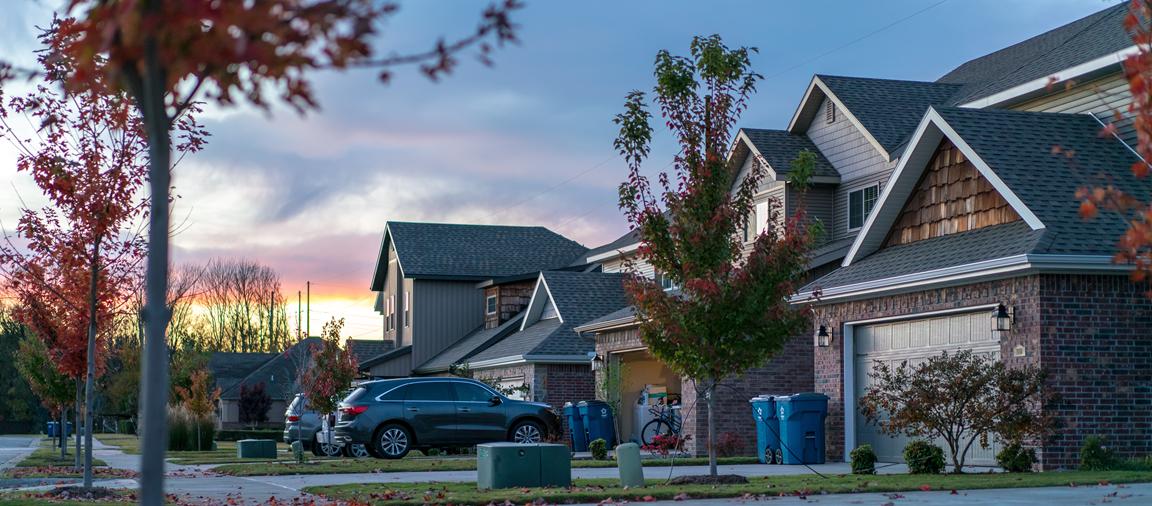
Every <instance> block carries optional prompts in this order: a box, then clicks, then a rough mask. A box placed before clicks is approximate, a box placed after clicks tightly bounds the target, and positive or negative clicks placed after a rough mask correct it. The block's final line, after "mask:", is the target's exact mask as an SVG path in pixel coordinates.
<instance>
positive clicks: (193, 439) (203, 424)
mask: <svg viewBox="0 0 1152 506" xmlns="http://www.w3.org/2000/svg"><path fill="white" fill-rule="evenodd" d="M215 435H216V425H215V423H214V422H213V420H212V418H211V417H197V416H194V415H192V414H191V413H189V412H188V410H187V409H184V407H183V406H169V407H168V451H173V452H183V451H211V450H212V442H213V441H214V436H215Z"/></svg>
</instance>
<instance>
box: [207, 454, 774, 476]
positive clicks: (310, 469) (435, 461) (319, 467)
mask: <svg viewBox="0 0 1152 506" xmlns="http://www.w3.org/2000/svg"><path fill="white" fill-rule="evenodd" d="M643 463H644V466H645V467H667V466H668V461H667V460H660V459H646V460H644V461H643ZM719 463H720V464H754V463H756V458H755V457H732V458H724V459H719ZM707 464H708V459H707V458H687V459H676V465H677V466H698V465H707ZM572 467H574V468H580V467H616V461H614V460H573V461H572ZM474 469H476V459H475V458H469V457H457V458H437V457H420V456H415V455H414V456H409V457H408V458H404V459H400V460H378V459H371V458H369V459H339V460H327V461H317V462H312V463H308V464H295V463H286V464H283V465H278V466H253V465H246V464H232V465H223V466H219V467H216V468H214V469H213V470H214V471H216V472H218V473H223V474H230V475H233V476H278V475H286V474H348V473H398V472H421V471H471V470H474Z"/></svg>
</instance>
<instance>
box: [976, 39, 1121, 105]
mask: <svg viewBox="0 0 1152 506" xmlns="http://www.w3.org/2000/svg"><path fill="white" fill-rule="evenodd" d="M1138 52H1139V50H1138V48H1137V47H1136V46H1132V47H1129V48H1127V49H1121V50H1120V51H1117V52H1115V53H1112V54H1107V55H1104V56H1101V57H1100V58H1096V59H1095V60H1091V61H1087V62H1084V63H1081V64H1079V65H1075V66H1072V67H1068V68H1066V69H1064V70H1061V71H1060V72H1057V73H1055V74H1052V75H1050V76H1044V77H1041V78H1039V79H1033V80H1031V81H1028V82H1026V83H1024V84H1020V85H1017V86H1014V87H1012V88H1008V89H1007V90H1004V91H1001V92H999V93H995V94H992V95H989V96H987V97H984V98H980V99H976V100H973V101H971V102H968V103H965V104H961V105H959V106H958V107H968V108H973V109H983V108H986V107H996V106H1003V105H1004V104H1006V103H1010V102H1017V101H1020V100H1024V99H1027V98H1030V95H1031V94H1033V93H1037V92H1040V91H1041V90H1045V89H1048V88H1049V87H1051V86H1052V85H1054V84H1057V83H1062V82H1066V81H1068V80H1070V79H1074V78H1078V77H1084V76H1085V75H1089V74H1094V73H1100V72H1101V71H1103V70H1105V69H1107V68H1108V67H1111V66H1113V65H1119V64H1122V63H1124V60H1125V59H1126V58H1128V57H1129V56H1131V55H1134V54H1136V53H1138Z"/></svg>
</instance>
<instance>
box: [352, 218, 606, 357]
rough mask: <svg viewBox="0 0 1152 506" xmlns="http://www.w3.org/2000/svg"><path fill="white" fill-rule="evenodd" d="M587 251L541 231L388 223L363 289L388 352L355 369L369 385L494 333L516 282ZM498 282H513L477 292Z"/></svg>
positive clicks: (560, 265) (512, 303)
mask: <svg viewBox="0 0 1152 506" xmlns="http://www.w3.org/2000/svg"><path fill="white" fill-rule="evenodd" d="M587 251H588V249H587V248H585V247H583V246H581V245H580V244H578V243H576V242H574V241H571V240H569V239H566V238H564V237H563V236H561V235H559V234H557V233H555V232H552V231H551V230H548V229H546V228H543V227H517V226H497V225H457V224H446V223H408V222H388V223H387V224H386V225H385V230H384V236H383V240H382V243H381V247H380V255H379V259H378V261H377V265H376V270H375V273H374V274H373V277H372V285H371V289H372V290H373V291H375V292H377V299H376V310H377V312H379V313H380V314H381V315H382V316H383V318H384V335H383V337H384V340H387V341H392V342H393V343H394V348H393V349H391V350H390V351H388V352H386V353H384V354H382V355H379V356H376V357H374V358H371V359H369V360H365V361H364V362H362V363H361V369H362V370H363V371H364V372H365V373H366V374H367V375H369V376H371V377H377V378H384V377H403V376H409V375H412V374H413V373H414V372H415V369H417V368H418V367H421V366H422V365H423V364H426V363H428V362H429V361H430V360H432V359H433V358H435V357H436V356H438V355H440V354H441V353H442V352H444V351H445V350H446V349H448V348H449V347H451V346H452V345H454V344H456V343H457V342H458V341H460V340H461V339H463V338H465V337H466V336H469V335H471V334H473V333H474V332H475V331H476V330H477V329H481V328H485V327H487V326H489V325H496V326H499V323H493V322H497V321H498V320H499V318H500V317H501V316H500V315H501V314H503V315H505V317H506V318H508V317H511V315H512V314H513V313H514V312H515V311H512V307H513V306H515V305H516V304H517V303H516V302H515V300H514V299H515V298H522V296H523V295H522V293H519V294H517V292H516V286H518V285H517V282H516V280H517V278H518V277H523V276H528V277H527V278H524V279H521V280H520V281H524V280H528V282H531V279H534V276H535V275H536V274H537V273H539V272H540V271H543V270H548V269H555V268H564V267H567V266H569V265H571V264H572V263H573V262H574V261H576V260H578V259H579V258H581V257H582V256H583V255H584V254H585V253H586V252H587ZM504 279H512V280H513V281H508V282H502V283H500V287H498V288H497V290H496V292H497V293H492V290H488V289H486V288H483V287H479V286H478V284H483V283H485V282H489V281H492V280H504ZM520 285H523V283H520ZM500 290H503V292H500ZM520 290H521V292H522V291H523V287H521V288H520ZM486 292H489V293H487V294H486ZM490 303H491V304H493V306H491V309H492V310H493V311H492V312H489V311H488V309H489V307H490V306H489V304H490ZM501 306H505V307H504V308H503V309H502V308H501ZM493 315H495V316H493Z"/></svg>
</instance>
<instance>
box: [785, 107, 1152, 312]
mask: <svg viewBox="0 0 1152 506" xmlns="http://www.w3.org/2000/svg"><path fill="white" fill-rule="evenodd" d="M1101 128H1102V126H1101V125H1100V123H1099V122H1097V121H1096V119H1095V118H1093V117H1092V116H1089V115H1085V114H1059V113H1039V112H1019V111H1010V110H998V109H970V108H940V109H930V110H929V111H928V113H926V114H925V115H924V118H923V120H922V121H921V123H920V126H919V127H917V130H916V134H915V135H914V136H913V138H912V139H911V141H910V143H909V146H908V149H907V151H906V153H905V156H904V157H903V158H902V159H901V161H900V164H899V166H897V168H896V171H895V172H894V173H893V175H892V177H891V179H890V180H889V184H888V185H886V186H885V188H884V192H883V194H882V195H881V196H880V200H879V201H878V202H877V204H876V210H874V211H873V212H872V213H871V214H870V215H869V217H868V219H867V221H866V222H865V224H864V229H863V230H862V231H861V232H860V235H859V236H857V238H856V241H855V242H854V243H853V245H852V249H851V251H850V252H849V254H848V256H847V257H846V258H845V259H844V263H843V267H841V269H838V270H836V271H834V272H832V273H831V274H828V275H827V276H824V277H823V278H820V279H818V280H816V281H815V282H813V283H812V284H810V285H809V286H808V287H805V288H804V289H802V290H801V293H805V292H806V291H811V289H813V288H815V287H820V288H821V289H823V290H825V292H826V293H830V292H828V289H829V288H833V287H843V286H848V285H852V284H860V283H865V282H871V281H875V280H878V279H881V278H891V279H896V278H898V277H899V276H900V275H901V274H902V273H909V274H910V273H912V272H929V271H933V270H941V272H943V271H942V269H945V268H951V267H955V266H958V265H976V264H979V263H981V262H991V261H993V260H997V259H1003V258H1007V257H1011V256H1016V257H1019V258H1018V260H1019V262H1025V263H1028V264H1029V265H1033V266H1035V265H1038V262H1040V261H1042V260H1045V259H1049V260H1050V259H1053V258H1063V259H1065V260H1069V261H1072V260H1075V263H1077V264H1079V265H1080V268H1084V269H1092V268H1095V269H1106V270H1113V269H1115V268H1117V267H1116V266H1114V265H1112V264H1111V263H1110V258H1111V256H1112V255H1113V254H1114V253H1115V251H1116V246H1115V245H1116V243H1117V241H1118V239H1119V238H1120V236H1121V235H1122V234H1123V232H1124V230H1125V229H1126V224H1125V222H1124V219H1123V218H1122V217H1121V216H1117V215H1115V214H1114V213H1102V214H1101V215H1100V216H1099V217H1097V218H1095V219H1092V220H1085V219H1084V218H1082V217H1081V216H1080V215H1079V212H1078V210H1079V201H1078V200H1077V199H1076V191H1077V189H1079V188H1081V187H1091V186H1097V185H1103V184H1113V185H1115V186H1117V187H1119V188H1121V189H1123V190H1125V191H1129V192H1134V193H1136V194H1148V193H1149V192H1150V191H1152V181H1148V180H1146V179H1138V178H1136V177H1135V176H1133V175H1132V173H1131V170H1130V169H1131V165H1132V163H1133V162H1135V161H1137V158H1136V156H1135V154H1134V153H1132V152H1131V151H1130V150H1129V149H1128V148H1127V147H1126V146H1125V145H1124V144H1123V143H1121V142H1120V141H1118V140H1116V139H1115V138H1114V137H1111V136H1105V137H1101V136H1100V130H1101ZM944 138H947V139H948V140H950V141H951V142H952V143H953V144H954V145H955V146H956V147H957V148H958V149H959V150H960V151H961V152H962V153H963V154H964V156H965V157H966V158H968V159H969V160H970V161H971V162H972V164H973V166H975V167H976V169H977V170H978V171H979V172H980V174H981V176H983V177H984V178H985V179H988V180H989V182H990V183H992V185H993V187H995V188H996V191H997V192H998V193H999V194H1000V196H1002V197H1004V199H1005V200H1006V201H1008V203H1009V204H1010V205H1011V206H1012V207H1013V209H1014V210H1015V211H1016V212H1017V214H1019V215H1020V216H1021V218H1022V221H1021V222H1017V223H1010V224H1004V225H997V226H994V227H987V228H985V229H978V230H973V231H969V232H965V233H959V234H951V235H947V236H943V237H939V238H934V239H928V240H922V241H917V242H913V243H909V244H905V245H900V246H892V247H888V248H884V249H880V247H881V245H882V244H883V242H884V240H885V237H887V235H888V232H889V230H890V229H891V227H892V225H893V223H894V222H895V221H896V219H897V218H898V216H899V214H900V211H901V210H902V209H903V207H904V204H905V203H906V202H907V201H908V199H909V197H910V195H911V192H913V191H915V189H916V184H917V182H918V181H919V179H920V176H921V174H923V171H924V170H925V166H926V164H927V162H928V160H929V159H931V157H932V156H933V154H934V153H935V151H936V147H937V146H938V145H939V143H940V142H941V140H942V139H944ZM1054 148H1059V149H1054ZM1021 255H1024V256H1021ZM1045 261H1047V260H1045ZM909 269H912V270H911V271H910V270H909Z"/></svg>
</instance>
